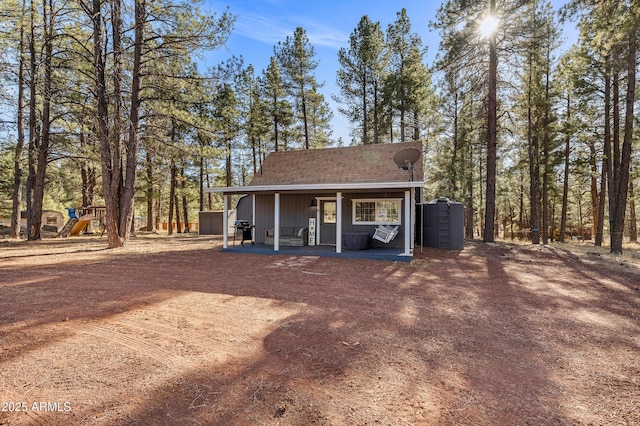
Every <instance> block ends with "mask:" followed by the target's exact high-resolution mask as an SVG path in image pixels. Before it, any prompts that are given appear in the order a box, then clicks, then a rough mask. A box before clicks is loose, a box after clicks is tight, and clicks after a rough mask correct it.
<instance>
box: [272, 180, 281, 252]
mask: <svg viewBox="0 0 640 426" xmlns="http://www.w3.org/2000/svg"><path fill="white" fill-rule="evenodd" d="M273 204H274V206H275V207H274V211H273V251H279V250H280V193H279V192H276V193H275V194H274V203H273Z"/></svg>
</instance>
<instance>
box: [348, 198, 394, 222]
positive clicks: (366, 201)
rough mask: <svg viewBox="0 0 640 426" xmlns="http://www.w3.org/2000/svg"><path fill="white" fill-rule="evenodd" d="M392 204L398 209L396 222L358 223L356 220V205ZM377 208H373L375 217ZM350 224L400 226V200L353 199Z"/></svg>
mask: <svg viewBox="0 0 640 426" xmlns="http://www.w3.org/2000/svg"><path fill="white" fill-rule="evenodd" d="M384 202H392V203H394V204H395V205H396V208H397V209H398V218H397V220H391V221H377V220H375V221H358V220H356V205H357V203H384ZM377 209H378V206H377V205H376V206H374V214H375V216H376V217H378V215H377ZM351 224H352V225H402V198H354V199H352V200H351Z"/></svg>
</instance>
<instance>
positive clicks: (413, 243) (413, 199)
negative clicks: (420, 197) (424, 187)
mask: <svg viewBox="0 0 640 426" xmlns="http://www.w3.org/2000/svg"><path fill="white" fill-rule="evenodd" d="M415 248H416V189H415V188H413V187H412V188H411V254H412V255H413V249H415Z"/></svg>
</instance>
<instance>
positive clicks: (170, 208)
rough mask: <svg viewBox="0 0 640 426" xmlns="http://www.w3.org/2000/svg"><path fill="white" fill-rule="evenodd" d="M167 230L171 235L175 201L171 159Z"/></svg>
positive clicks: (174, 169)
mask: <svg viewBox="0 0 640 426" xmlns="http://www.w3.org/2000/svg"><path fill="white" fill-rule="evenodd" d="M169 180H170V182H169V229H168V234H169V235H172V234H173V209H174V207H173V203H174V201H175V199H176V162H175V160H174V159H173V158H172V159H171V177H170V178H169Z"/></svg>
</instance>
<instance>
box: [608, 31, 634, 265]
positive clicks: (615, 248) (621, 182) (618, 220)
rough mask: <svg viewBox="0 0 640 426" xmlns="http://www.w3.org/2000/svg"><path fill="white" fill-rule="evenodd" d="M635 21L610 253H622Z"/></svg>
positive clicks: (630, 46)
mask: <svg viewBox="0 0 640 426" xmlns="http://www.w3.org/2000/svg"><path fill="white" fill-rule="evenodd" d="M637 25H638V24H637V22H633V23H632V26H631V28H630V29H629V37H628V42H629V46H628V52H627V96H626V108H625V122H624V140H623V142H622V152H621V158H620V174H619V179H618V181H617V182H616V193H615V212H614V214H613V231H612V233H611V253H614V254H622V239H623V233H624V219H625V213H626V209H627V196H628V194H629V171H630V167H631V154H632V150H631V148H632V147H631V144H632V141H633V120H634V114H633V110H634V105H635V96H636V69H637V61H636V54H637V45H636V42H637V37H636V36H637Z"/></svg>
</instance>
